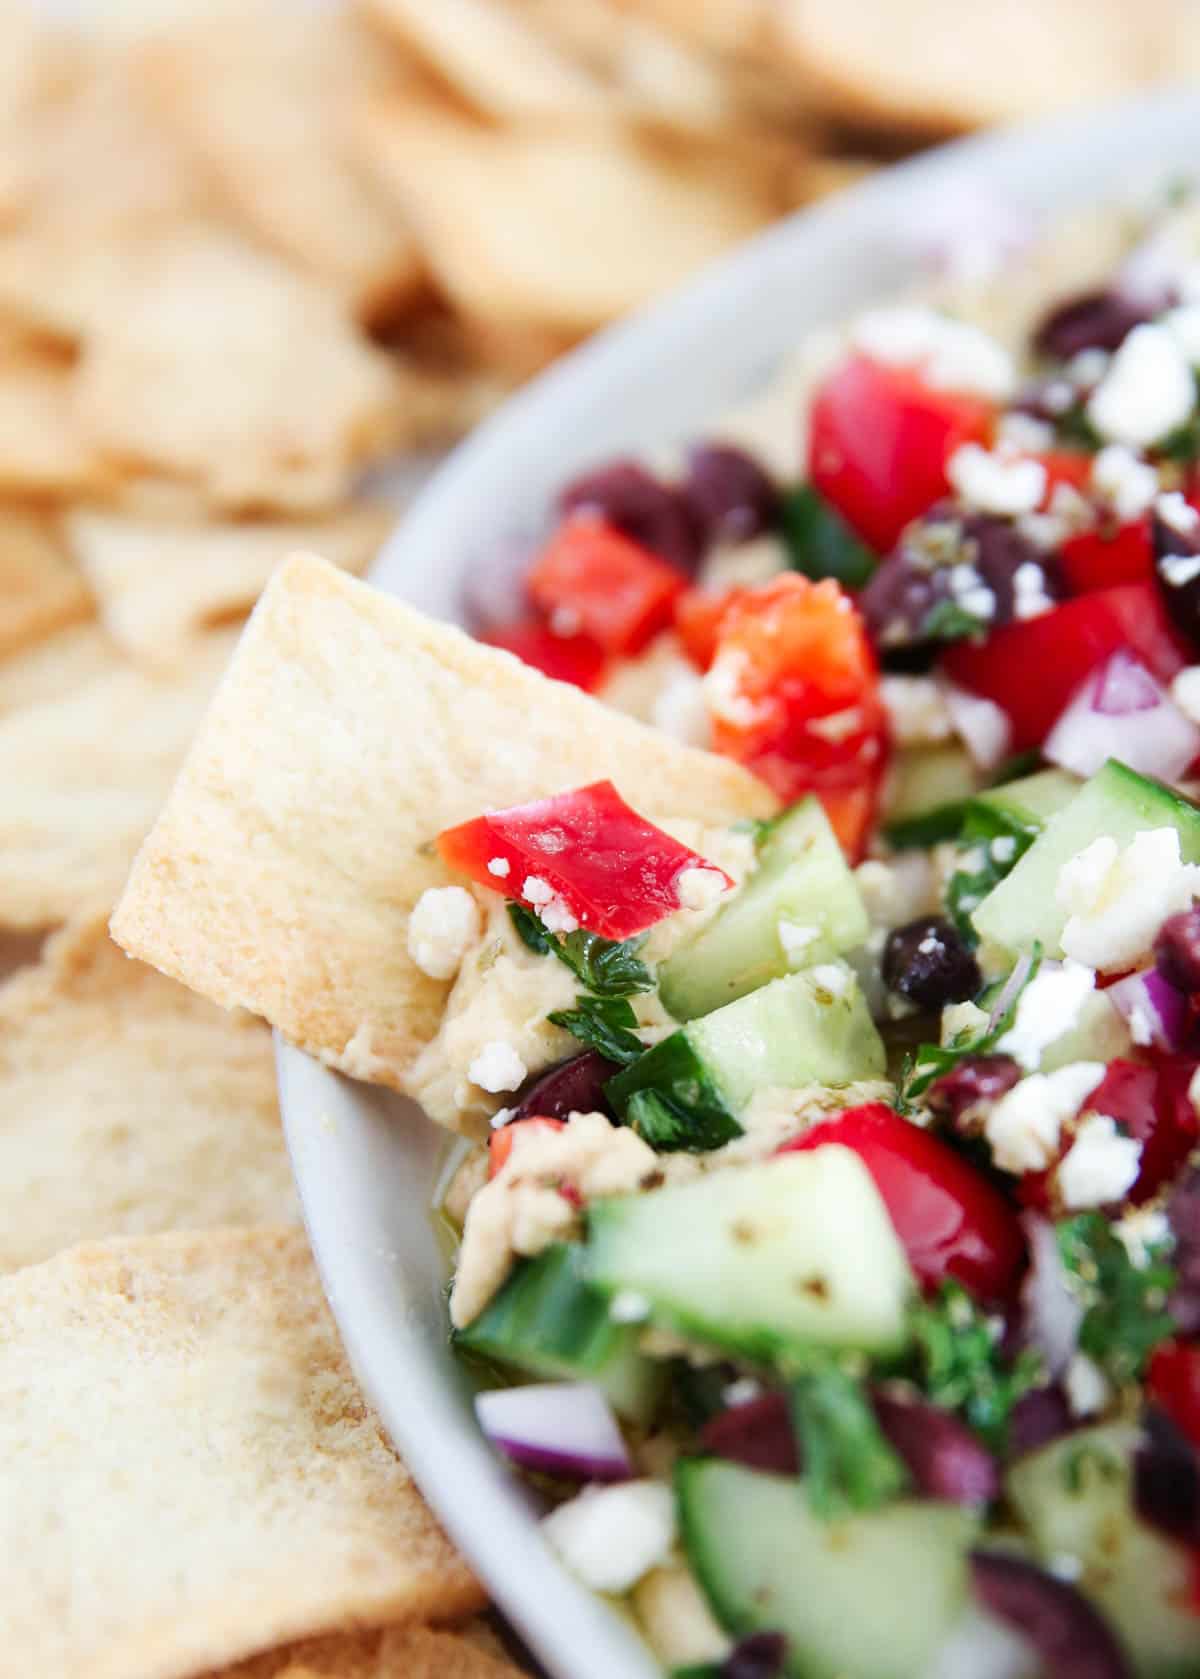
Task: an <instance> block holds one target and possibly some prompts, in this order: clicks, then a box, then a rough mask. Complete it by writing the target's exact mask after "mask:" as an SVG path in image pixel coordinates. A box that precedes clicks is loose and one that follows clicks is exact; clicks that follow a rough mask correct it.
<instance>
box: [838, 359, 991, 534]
mask: <svg viewBox="0 0 1200 1679" xmlns="http://www.w3.org/2000/svg"><path fill="white" fill-rule="evenodd" d="M994 418H995V410H994V408H993V407H992V405H991V404H990V403H988V402H984V401H981V400H980V398H978V397H975V396H969V395H965V394H963V393H960V392H954V391H942V390H933V389H932V388H931V387H930V386H929V385H927V384H925V383H924V382H923V380H922V379H921V377H920V374H919V373H917V372H916V371H915V370H914V369H913V368H910V367H892V366H888V365H885V364H884V363H882V362H878V361H874V360H872V359H871V357H869V356H863V355H856V356H852V357H851V358H850V359H849V360H848V361H845V362H843V363H842V364H841V366H840V367H837V368H835V369H834V371H833V372H832V373H831V374H830V376H829V377H828V378H827V379H826V380H825V382H824V383H823V384H822V385H821V387H820V388H819V390H818V391H817V394H816V397H815V399H814V401H813V405H812V412H811V416H810V421H809V444H808V473H809V477H810V478H811V480H812V482H813V484H814V485H815V487H816V488H817V489H818V490H819V491H820V492H821V494H822V495H823V496H824V497H825V499H826V500H827V501H829V502H831V503H832V504H833V506H834V507H835V508H836V509H837V510H838V512H839V513H840V514H841V515H842V517H843V518H844V519H845V520H846V521H847V523H848V524H850V525H852V526H853V527H854V529H855V530H856V531H857V532H858V533H859V535H860V536H861V537H863V538H864V540H865V541H866V542H868V543H869V544H870V546H871V547H872V548H874V549H875V551H876V552H877V553H879V554H886V553H887V552H888V551H889V549H891V548H892V547H893V546H894V545H895V542H896V539H897V537H898V536H899V535H900V532H901V531H902V530H903V529H904V527H905V525H907V524H908V523H909V521H910V520H911V519H915V518H916V517H917V515H918V514H920V513H924V512H925V511H926V509H927V508H929V507H931V506H932V505H933V503H934V502H935V501H937V500H938V499H939V498H940V497H941V496H944V495H945V494H946V492H947V490H948V488H949V485H948V482H947V479H946V462H947V461H948V460H949V459H950V456H951V455H952V454H953V453H954V451H955V450H956V449H957V448H958V447H959V445H960V444H962V443H982V442H984V441H985V440H986V438H987V437H988V436H989V434H990V432H991V429H992V424H993V421H994Z"/></svg>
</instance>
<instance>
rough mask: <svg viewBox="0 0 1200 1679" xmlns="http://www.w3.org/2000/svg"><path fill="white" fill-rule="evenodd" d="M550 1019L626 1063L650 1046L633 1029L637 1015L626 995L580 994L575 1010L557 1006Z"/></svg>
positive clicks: (611, 1059) (548, 1017) (607, 1055)
mask: <svg viewBox="0 0 1200 1679" xmlns="http://www.w3.org/2000/svg"><path fill="white" fill-rule="evenodd" d="M547 1019H548V1020H550V1022H551V1023H552V1024H553V1025H555V1026H561V1027H563V1029H564V1030H565V1031H567V1032H571V1033H573V1034H574V1035H575V1037H577V1038H578V1039H579V1041H580V1043H581V1044H586V1045H587V1047H588V1048H589V1049H598V1050H599V1051H600V1053H601V1055H603V1056H605V1057H606V1058H607V1059H608V1060H609V1061H617V1062H620V1063H621V1065H622V1066H628V1065H629V1063H630V1062H631V1061H636V1060H637V1058H638V1056H639V1055H641V1053H642V1052H643V1050H644V1049H645V1047H646V1046H645V1044H643V1042H642V1040H641V1039H640V1038H639V1037H637V1036H635V1034H634V1033H633V1032H632V1031H631V1030H630V1028H631V1027H634V1026H636V1025H637V1016H636V1015H635V1014H634V1012H633V1008H632V1006H631V1005H630V1003H629V1002H627V1001H626V999H625V998H624V997H576V999H575V1007H574V1008H573V1009H555V1011H554V1013H553V1014H551V1015H548V1016H547Z"/></svg>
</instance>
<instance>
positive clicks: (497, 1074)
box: [467, 1038, 529, 1095]
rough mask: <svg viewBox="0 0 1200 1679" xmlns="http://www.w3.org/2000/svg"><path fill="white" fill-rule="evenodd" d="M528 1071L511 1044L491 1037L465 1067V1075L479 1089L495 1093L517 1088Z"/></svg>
mask: <svg viewBox="0 0 1200 1679" xmlns="http://www.w3.org/2000/svg"><path fill="white" fill-rule="evenodd" d="M528 1071H529V1069H528V1068H527V1067H526V1065H525V1063H524V1062H523V1061H522V1060H521V1057H520V1056H519V1055H518V1054H517V1052H516V1050H515V1049H514V1048H513V1046H512V1045H511V1044H508V1043H505V1042H504V1041H503V1040H502V1039H499V1038H493V1039H492V1041H491V1043H486V1044H484V1046H483V1048H482V1049H481V1050H480V1051H479V1054H478V1055H477V1056H476V1057H475V1059H474V1060H473V1061H472V1062H471V1064H470V1066H469V1067H468V1068H467V1077H468V1078H469V1079H470V1081H471V1083H472V1084H477V1085H478V1086H479V1088H480V1089H481V1090H487V1091H489V1092H491V1094H492V1095H496V1094H498V1093H499V1092H500V1091H501V1090H516V1089H518V1087H519V1086H520V1085H521V1084H522V1083H523V1082H524V1079H525V1075H526V1073H527V1072H528Z"/></svg>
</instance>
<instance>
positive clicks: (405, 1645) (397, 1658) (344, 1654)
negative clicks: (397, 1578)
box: [204, 1621, 522, 1679]
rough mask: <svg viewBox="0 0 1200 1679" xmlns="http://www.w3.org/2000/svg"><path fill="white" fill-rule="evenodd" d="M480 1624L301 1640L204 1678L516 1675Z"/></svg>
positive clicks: (502, 1678)
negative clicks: (444, 1629)
mask: <svg viewBox="0 0 1200 1679" xmlns="http://www.w3.org/2000/svg"><path fill="white" fill-rule="evenodd" d="M521 1672H522V1669H520V1668H516V1667H514V1666H513V1664H512V1663H511V1662H510V1661H509V1660H507V1658H506V1657H505V1655H504V1653H503V1651H502V1650H501V1649H500V1648H499V1645H498V1641H497V1640H496V1639H495V1637H494V1635H493V1634H490V1632H489V1629H488V1627H487V1624H486V1622H484V1621H477V1622H472V1623H471V1624H470V1626H468V1627H465V1628H463V1629H461V1630H460V1631H457V1632H436V1631H434V1630H433V1628H431V1627H386V1628H384V1630H383V1631H382V1632H360V1633H343V1634H342V1636H341V1637H339V1638H314V1639H307V1640H306V1641H305V1642H304V1643H303V1644H292V1645H289V1646H288V1647H287V1648H286V1649H283V1650H269V1651H267V1653H266V1654H265V1655H262V1656H251V1657H250V1659H249V1661H245V1662H239V1663H238V1664H237V1666H236V1667H226V1668H222V1670H221V1672H220V1673H219V1674H217V1673H211V1674H206V1675H205V1676H204V1679H520V1674H521Z"/></svg>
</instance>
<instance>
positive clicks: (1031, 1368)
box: [909, 1282, 1043, 1451]
mask: <svg viewBox="0 0 1200 1679" xmlns="http://www.w3.org/2000/svg"><path fill="white" fill-rule="evenodd" d="M909 1325H910V1328H911V1330H912V1337H913V1342H914V1345H915V1347H916V1369H915V1372H914V1375H915V1379H916V1381H917V1382H918V1384H919V1385H920V1387H921V1390H922V1392H923V1393H924V1394H925V1395H926V1396H927V1397H928V1398H929V1399H931V1400H932V1401H933V1403H934V1404H935V1405H940V1406H941V1407H942V1409H943V1410H946V1411H957V1412H958V1413H959V1415H960V1416H962V1417H963V1418H964V1420H965V1421H966V1422H968V1423H969V1424H970V1426H971V1427H972V1428H973V1429H974V1430H975V1432H976V1433H977V1434H978V1435H979V1436H980V1438H981V1439H982V1440H983V1441H984V1443H985V1444H986V1445H987V1446H990V1447H991V1449H992V1450H993V1451H1002V1450H1003V1449H1004V1444H1005V1439H1006V1436H1007V1434H1008V1419H1009V1417H1010V1416H1011V1414H1012V1408H1013V1406H1014V1405H1015V1404H1016V1402H1017V1400H1018V1399H1020V1397H1021V1396H1022V1394H1024V1393H1028V1391H1029V1389H1030V1388H1032V1387H1036V1386H1037V1384H1038V1382H1039V1381H1040V1380H1041V1378H1042V1374H1043V1370H1042V1361H1041V1358H1040V1356H1039V1355H1038V1354H1037V1353H1035V1352H1033V1351H1032V1350H1030V1349H1026V1350H1025V1351H1023V1352H1020V1353H1018V1354H1017V1356H1016V1358H1015V1359H1008V1358H1006V1357H1005V1356H1004V1354H1003V1352H1002V1351H1001V1348H1000V1334H999V1333H998V1326H997V1324H996V1323H995V1322H994V1321H993V1320H990V1319H989V1318H988V1317H987V1316H986V1315H985V1314H984V1313H983V1312H982V1311H981V1310H980V1308H979V1307H978V1306H977V1305H976V1304H975V1302H974V1301H973V1300H972V1298H971V1296H970V1295H969V1294H968V1293H967V1291H966V1289H965V1288H963V1286H962V1284H961V1283H956V1282H945V1283H943V1284H942V1287H941V1289H940V1291H939V1293H938V1295H937V1296H936V1298H934V1299H931V1300H922V1301H919V1302H918V1303H917V1304H916V1305H915V1306H914V1307H913V1308H912V1309H911V1312H910V1314H909Z"/></svg>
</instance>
